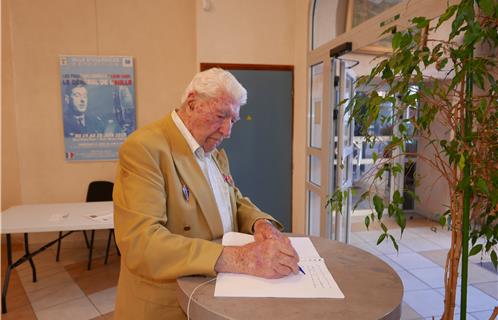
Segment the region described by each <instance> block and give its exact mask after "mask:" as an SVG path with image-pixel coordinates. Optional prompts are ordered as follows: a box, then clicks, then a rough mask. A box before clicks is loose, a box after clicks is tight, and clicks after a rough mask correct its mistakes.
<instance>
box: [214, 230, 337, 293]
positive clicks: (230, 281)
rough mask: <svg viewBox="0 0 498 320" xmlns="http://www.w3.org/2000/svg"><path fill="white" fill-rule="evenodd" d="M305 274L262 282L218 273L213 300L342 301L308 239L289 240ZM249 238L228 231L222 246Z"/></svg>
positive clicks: (322, 262) (246, 276)
mask: <svg viewBox="0 0 498 320" xmlns="http://www.w3.org/2000/svg"><path fill="white" fill-rule="evenodd" d="M289 240H290V241H291V243H292V245H293V247H294V248H295V249H296V252H297V253H298V255H299V257H300V260H299V266H300V267H302V268H303V270H304V272H305V273H306V274H302V273H299V274H291V275H289V276H287V277H284V278H280V279H264V278H259V277H255V276H250V275H244V274H235V273H219V274H218V277H217V279H216V287H215V291H214V296H215V297H280V298H344V295H343V293H342V292H341V290H340V289H339V287H338V286H337V283H336V282H335V280H334V278H333V277H332V275H331V274H330V272H329V270H328V269H327V266H326V265H325V262H324V261H323V259H322V258H321V257H320V256H319V255H318V252H317V251H316V249H315V246H314V245H313V243H312V242H311V240H310V239H309V238H304V237H303V238H297V237H290V238H289ZM252 241H254V238H253V237H252V236H251V235H247V234H242V233H235V232H230V233H227V234H225V236H224V237H223V242H222V243H223V245H239V246H240V245H244V244H247V243H249V242H252Z"/></svg>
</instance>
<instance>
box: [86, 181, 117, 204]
mask: <svg viewBox="0 0 498 320" xmlns="http://www.w3.org/2000/svg"><path fill="white" fill-rule="evenodd" d="M113 187H114V183H112V182H110V181H92V182H90V184H89V185H88V191H87V193H86V202H97V201H112V188H113Z"/></svg>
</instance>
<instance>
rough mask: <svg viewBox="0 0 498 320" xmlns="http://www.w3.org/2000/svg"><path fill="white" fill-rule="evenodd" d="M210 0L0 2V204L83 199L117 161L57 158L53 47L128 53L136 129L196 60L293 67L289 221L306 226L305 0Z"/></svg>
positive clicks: (165, 102) (172, 94) (166, 103)
mask: <svg viewBox="0 0 498 320" xmlns="http://www.w3.org/2000/svg"><path fill="white" fill-rule="evenodd" d="M209 2H210V3H211V9H210V10H209V11H204V10H203V9H202V1H201V0H190V1H186V0H182V1H179V0H170V1H164V0H148V1H139V0H96V1H78V0H50V1H32V0H15V1H12V0H5V1H2V5H3V3H7V4H8V5H9V6H10V8H8V10H7V13H8V14H10V17H11V26H12V27H11V29H10V30H9V28H4V26H3V25H2V32H3V34H4V35H7V38H10V39H12V42H11V46H9V45H8V44H9V43H8V42H5V39H4V41H3V44H6V45H4V46H3V49H4V55H3V61H2V63H3V64H4V65H5V66H6V67H7V68H6V70H5V71H8V67H9V63H10V62H11V65H12V68H11V71H10V73H9V72H3V73H2V76H3V79H4V81H3V85H2V89H3V90H4V94H3V101H2V103H3V104H4V107H3V108H2V116H3V118H2V140H3V141H2V142H4V144H3V147H2V160H3V162H2V171H3V174H4V175H3V176H2V199H3V200H4V202H3V204H2V209H5V208H7V207H8V206H10V205H13V204H18V203H43V202H45V203H47V202H57V201H82V200H83V199H84V196H85V193H86V185H87V184H88V182H89V181H91V180H95V179H106V180H113V178H114V169H115V162H114V161H109V162H80V163H68V162H66V161H65V160H64V146H63V136H62V121H61V119H62V113H61V101H60V92H59V90H60V87H59V68H58V55H60V54H73V55H131V56H133V57H134V58H135V77H136V104H137V120H138V126H142V125H144V124H145V123H148V122H150V121H153V120H155V119H157V118H159V117H161V116H163V115H164V114H165V113H166V112H167V111H169V110H171V109H172V108H173V107H175V106H176V105H177V104H178V102H179V97H180V95H181V93H182V91H183V89H184V88H185V86H186V85H187V83H188V81H189V80H190V78H191V77H192V75H193V74H194V73H195V71H196V70H198V69H199V63H200V62H220V63H250V64H277V65H279V64H280V65H294V67H295V69H294V71H295V74H294V76H295V78H294V79H295V80H294V89H295V92H294V93H295V99H294V145H293V164H294V170H293V211H294V212H293V225H294V231H297V232H304V220H305V219H304V163H305V161H304V145H305V137H306V134H305V127H306V125H305V122H304V121H305V119H306V70H307V68H306V52H307V36H308V35H307V33H308V32H307V30H308V10H309V8H308V7H309V0H306V1H303V0H272V1H266V0H252V1H246V0H211V1H209ZM2 23H4V19H2ZM10 57H14V59H12V60H11V59H10ZM5 79H7V81H5ZM9 80H10V81H9ZM9 94H10V95H9ZM16 118H17V119H18V121H17V125H16V121H15V119H16ZM16 137H17V139H16ZM16 166H18V169H17V168H16Z"/></svg>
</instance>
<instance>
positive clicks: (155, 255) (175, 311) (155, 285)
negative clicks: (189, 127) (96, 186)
mask: <svg viewBox="0 0 498 320" xmlns="http://www.w3.org/2000/svg"><path fill="white" fill-rule="evenodd" d="M212 156H213V158H214V160H215V162H216V163H217V165H218V167H219V169H220V171H221V173H222V174H223V175H224V176H225V177H227V178H226V179H225V180H226V181H227V183H228V184H229V186H230V200H231V204H232V214H233V221H234V223H236V225H234V230H236V231H239V232H245V233H252V226H253V224H254V222H255V221H256V220H257V219H260V218H265V219H269V220H273V221H275V220H274V219H273V218H272V217H271V216H269V215H267V214H265V213H263V212H261V211H260V210H259V209H258V208H257V207H256V206H255V205H254V204H253V203H252V202H251V201H250V200H249V199H248V198H244V197H243V196H242V195H241V193H240V192H239V190H238V189H237V188H236V187H235V186H234V184H233V182H232V181H233V180H232V179H231V176H230V170H229V166H228V160H227V157H226V154H225V152H224V151H221V152H218V151H215V152H213V155H212ZM119 159H120V160H119V165H118V168H117V176H116V181H115V186H114V193H113V200H114V222H115V233H116V239H117V244H118V246H119V249H120V251H121V254H122V256H121V271H120V275H119V284H118V288H117V301H116V307H115V319H118V320H121V319H134V320H136V319H177V318H178V319H181V318H183V317H184V315H183V313H182V312H181V310H180V309H179V306H178V303H177V301H176V292H175V290H176V284H175V279H176V278H177V277H181V276H185V275H193V274H203V275H211V276H214V275H215V274H216V272H215V271H214V266H215V264H216V261H217V259H218V257H219V255H220V254H221V251H222V246H221V245H220V244H217V243H213V242H211V240H213V239H217V238H220V237H222V236H223V227H222V223H221V218H220V214H219V212H218V208H217V205H216V201H215V198H214V195H213V192H212V190H211V188H210V186H209V184H208V182H207V180H206V178H205V176H204V174H203V172H202V170H201V168H200V167H199V165H198V164H197V161H196V160H195V158H194V155H193V154H192V152H191V150H190V148H189V147H188V145H187V143H186V141H185V139H184V138H183V136H182V135H181V133H180V131H179V130H178V128H177V127H176V125H175V124H174V122H173V120H172V118H171V115H169V116H167V117H165V118H164V119H162V120H159V121H157V122H155V123H153V124H151V125H148V126H146V127H144V128H141V129H140V130H138V131H136V132H134V133H133V134H132V135H131V136H130V137H129V138H128V139H127V140H126V141H125V143H124V144H123V146H122V147H121V149H120V152H119ZM184 186H187V188H188V193H189V195H188V197H186V196H185V195H184V193H185V192H184V190H185V187H184ZM182 189H183V190H182ZM275 222H276V221H275ZM276 223H277V224H278V222H276Z"/></svg>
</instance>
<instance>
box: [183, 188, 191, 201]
mask: <svg viewBox="0 0 498 320" xmlns="http://www.w3.org/2000/svg"><path fill="white" fill-rule="evenodd" d="M182 193H183V198H184V199H185V201H188V199H189V197H190V192H189V190H188V187H187V185H186V184H184V185H182Z"/></svg>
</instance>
